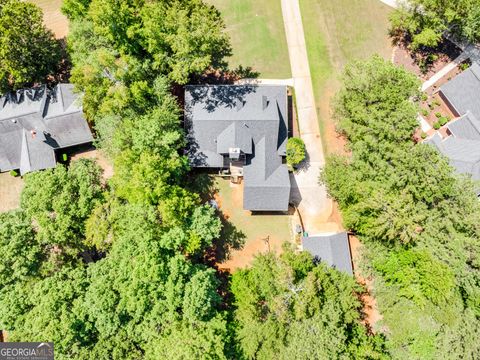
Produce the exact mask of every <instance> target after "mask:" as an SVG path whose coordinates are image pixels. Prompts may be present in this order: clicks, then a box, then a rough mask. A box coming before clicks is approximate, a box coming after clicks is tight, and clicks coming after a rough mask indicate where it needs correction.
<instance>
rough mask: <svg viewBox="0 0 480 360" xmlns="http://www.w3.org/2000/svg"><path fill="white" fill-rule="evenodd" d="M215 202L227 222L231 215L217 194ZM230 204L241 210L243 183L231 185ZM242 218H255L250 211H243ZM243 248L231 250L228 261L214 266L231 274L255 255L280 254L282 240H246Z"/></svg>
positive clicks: (271, 237)
mask: <svg viewBox="0 0 480 360" xmlns="http://www.w3.org/2000/svg"><path fill="white" fill-rule="evenodd" d="M214 198H215V201H216V202H217V204H218V206H219V208H220V210H221V213H222V217H223V220H224V221H229V219H230V216H231V214H229V212H228V210H227V209H226V208H227V206H222V198H221V197H220V196H219V194H218V193H217V194H215V196H214ZM231 202H232V205H233V207H234V208H239V209H241V208H242V207H243V183H241V184H238V185H232V198H231ZM232 205H231V206H232ZM243 211H244V216H246V217H249V216H255V215H252V214H251V212H250V211H247V210H243ZM247 240H248V241H246V242H245V244H244V246H243V247H242V248H240V249H232V250H230V252H229V256H228V259H225V260H222V261H221V262H217V263H216V264H215V266H216V267H217V268H218V269H219V270H222V271H227V272H233V271H234V270H236V269H239V268H245V267H247V266H249V265H250V264H251V262H252V261H253V259H254V258H255V255H258V254H259V253H265V252H268V251H273V252H275V253H276V254H281V253H282V244H283V242H284V239H278V238H276V237H274V236H269V237H268V240H266V238H262V237H259V238H256V239H247Z"/></svg>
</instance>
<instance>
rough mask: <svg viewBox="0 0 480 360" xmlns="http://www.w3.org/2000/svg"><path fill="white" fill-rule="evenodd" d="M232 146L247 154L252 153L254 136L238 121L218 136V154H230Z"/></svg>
mask: <svg viewBox="0 0 480 360" xmlns="http://www.w3.org/2000/svg"><path fill="white" fill-rule="evenodd" d="M230 148H239V149H240V150H241V151H243V152H244V153H245V154H251V153H252V136H251V135H250V134H249V132H248V129H247V128H246V127H245V126H244V125H243V124H240V123H239V122H238V121H235V122H233V123H232V124H230V125H229V126H228V127H227V128H226V129H225V130H223V131H222V132H221V133H220V134H219V135H218V136H217V154H228V152H229V149H230Z"/></svg>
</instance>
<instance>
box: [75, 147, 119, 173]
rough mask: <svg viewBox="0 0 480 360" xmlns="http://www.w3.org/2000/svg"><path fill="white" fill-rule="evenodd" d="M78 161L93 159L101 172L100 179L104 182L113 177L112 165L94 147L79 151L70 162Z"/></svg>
mask: <svg viewBox="0 0 480 360" xmlns="http://www.w3.org/2000/svg"><path fill="white" fill-rule="evenodd" d="M78 159H94V160H95V161H96V162H97V164H98V165H99V166H100V167H101V168H102V170H103V174H102V177H103V179H104V180H108V179H110V178H111V177H112V176H113V164H112V163H111V161H110V160H108V159H107V157H106V156H105V154H103V153H102V152H101V151H100V150H97V149H95V148H94V147H91V148H88V149H85V150H83V151H79V152H78V153H76V154H74V155H73V156H72V157H71V160H72V161H75V160H78Z"/></svg>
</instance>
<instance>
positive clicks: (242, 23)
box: [206, 0, 291, 79]
mask: <svg viewBox="0 0 480 360" xmlns="http://www.w3.org/2000/svg"><path fill="white" fill-rule="evenodd" d="M206 2H207V3H209V4H212V5H215V7H216V8H217V9H218V10H220V12H221V13H222V17H223V19H224V21H225V24H226V26H227V30H226V31H227V34H228V35H229V36H230V39H231V42H232V48H233V56H232V57H231V58H230V60H229V65H230V67H231V68H236V67H238V66H240V65H241V66H243V67H249V66H251V67H252V68H253V71H256V72H259V73H260V74H259V77H262V78H273V79H286V78H290V77H291V73H290V62H289V58H288V49H287V42H286V38H285V31H284V26H283V18H282V9H281V6H280V1H279V0H263V1H255V0H206Z"/></svg>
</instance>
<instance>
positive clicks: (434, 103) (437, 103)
mask: <svg viewBox="0 0 480 360" xmlns="http://www.w3.org/2000/svg"><path fill="white" fill-rule="evenodd" d="M432 104H433V106H440V105H441V104H440V101H438V100H433V103H432Z"/></svg>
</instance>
